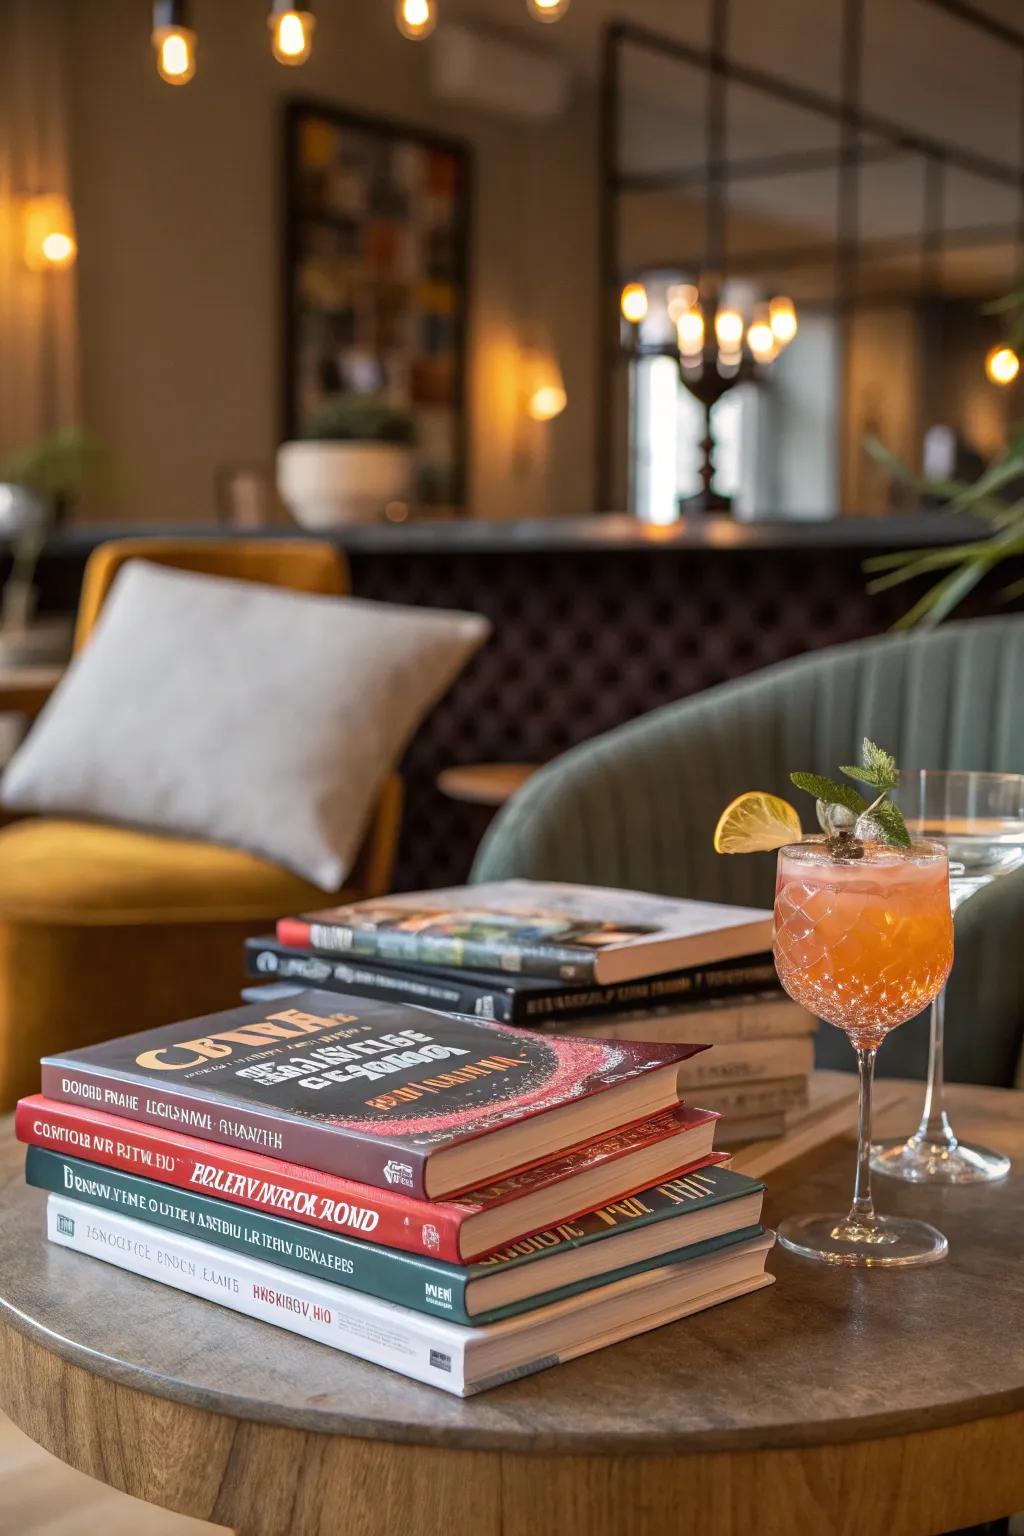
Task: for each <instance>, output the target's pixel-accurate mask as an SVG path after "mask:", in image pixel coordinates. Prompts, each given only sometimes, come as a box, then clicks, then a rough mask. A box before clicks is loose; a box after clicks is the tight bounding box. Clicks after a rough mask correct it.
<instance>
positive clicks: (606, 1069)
mask: <svg viewBox="0 0 1024 1536" xmlns="http://www.w3.org/2000/svg"><path fill="white" fill-rule="evenodd" d="M703 1049H704V1047H703V1046H702V1045H699V1044H693V1045H679V1044H658V1045H646V1044H637V1043H636V1042H633V1041H609V1040H589V1039H572V1038H568V1037H565V1036H561V1035H541V1034H536V1033H533V1032H532V1031H528V1030H522V1029H512V1028H508V1027H507V1026H505V1025H502V1024H493V1023H489V1022H485V1021H483V1020H477V1019H468V1018H462V1017H460V1016H453V1015H450V1014H443V1013H437V1012H435V1011H432V1010H430V1009H426V1008H413V1007H404V1006H399V1005H396V1004H394V1003H383V1002H374V1001H371V1000H369V999H366V998H359V997H346V996H344V995H343V994H339V993H328V992H303V993H300V994H299V995H298V996H296V997H294V998H290V999H287V1000H286V1001H285V1002H283V1003H280V1004H277V1005H276V1006H275V1005H274V1004H273V1003H270V1004H269V1005H261V1004H247V1005H245V1006H243V1007H241V1008H231V1009H228V1010H227V1011H226V1012H224V1013H216V1014H210V1015H208V1016H206V1017H204V1018H201V1019H190V1020H186V1021H185V1022H183V1023H179V1024H168V1025H164V1026H162V1027H161V1028H159V1029H151V1030H145V1031H143V1032H142V1033H140V1034H137V1035H126V1036H124V1037H123V1038H122V1039H119V1040H109V1041H107V1042H106V1043H105V1044H103V1045H91V1046H86V1047H84V1048H83V1049H81V1050H75V1051H68V1052H65V1053H63V1054H60V1055H57V1056H47V1057H44V1058H43V1062H42V1088H43V1093H44V1094H45V1095H46V1096H47V1097H48V1098H51V1099H60V1100H64V1101H67V1102H69V1103H84V1104H92V1105H95V1106H96V1107H97V1108H100V1109H106V1110H109V1111H111V1112H112V1113H114V1114H117V1115H123V1116H125V1117H127V1118H128V1119H132V1120H142V1121H146V1122H148V1123H151V1124H165V1125H171V1126H175V1127H177V1128H178V1129H181V1130H186V1131H193V1132H196V1133H197V1134H199V1135H201V1136H204V1137H206V1138H207V1139H208V1140H210V1141H219V1142H223V1143H225V1144H226V1145H229V1146H242V1147H258V1148H261V1149H263V1150H264V1151H267V1152H269V1153H271V1154H272V1155H273V1156H275V1157H280V1158H282V1159H284V1160H286V1161H288V1162H292V1163H300V1164H305V1165H306V1166H308V1167H310V1168H315V1169H317V1170H319V1171H321V1172H324V1173H335V1174H339V1175H341V1176H342V1177H344V1178H349V1179H354V1180H356V1181H357V1182H359V1183H361V1184H373V1185H377V1186H381V1187H383V1188H393V1189H401V1190H403V1191H405V1192H407V1193H408V1194H410V1195H412V1196H413V1197H415V1198H418V1199H437V1198H439V1197H441V1196H442V1195H448V1194H453V1193H455V1192H456V1191H458V1190H460V1189H467V1188H470V1187H471V1186H473V1185H476V1184H480V1183H481V1182H483V1181H484V1180H485V1179H490V1178H495V1177H497V1176H499V1175H500V1174H503V1173H506V1172H508V1171H510V1170H511V1169H514V1168H524V1167H526V1166H528V1165H529V1164H530V1163H534V1162H540V1161H543V1160H545V1159H546V1158H549V1157H552V1156H554V1155H555V1154H556V1153H559V1152H561V1151H564V1150H565V1149H566V1148H569V1147H573V1146H579V1145H583V1144H585V1143H587V1142H589V1141H591V1140H592V1139H593V1138H595V1137H598V1136H601V1135H602V1134H603V1133H604V1132H606V1131H608V1130H610V1129H612V1128H614V1127H616V1126H620V1125H626V1124H629V1123H630V1122H631V1121H634V1120H639V1119H643V1118H645V1117H646V1116H648V1115H652V1114H656V1113H657V1112H658V1111H659V1110H661V1109H664V1108H666V1107H668V1106H669V1105H672V1104H675V1103H676V1102H677V1101H678V1097H679V1096H678V1092H677V1089H676V1078H677V1076H678V1072H679V1067H680V1064H681V1063H682V1062H683V1061H685V1060H686V1059H687V1058H688V1057H690V1056H692V1055H694V1054H695V1053H696V1052H698V1051H700V1050H703Z"/></svg>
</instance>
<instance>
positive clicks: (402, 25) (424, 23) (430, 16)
mask: <svg viewBox="0 0 1024 1536" xmlns="http://www.w3.org/2000/svg"><path fill="white" fill-rule="evenodd" d="M395 21H396V22H397V23H398V30H399V32H401V34H402V36H403V37H408V38H411V39H412V41H413V42H414V43H418V42H419V41H420V39H421V38H424V37H429V36H430V34H431V32H433V30H434V28H435V27H436V26H437V0H397V4H396V6H395Z"/></svg>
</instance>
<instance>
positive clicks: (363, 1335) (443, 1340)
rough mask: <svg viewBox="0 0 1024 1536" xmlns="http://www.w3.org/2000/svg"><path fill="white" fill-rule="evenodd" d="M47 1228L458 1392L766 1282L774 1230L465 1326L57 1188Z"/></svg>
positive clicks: (57, 1238) (73, 1243) (172, 1282)
mask: <svg viewBox="0 0 1024 1536" xmlns="http://www.w3.org/2000/svg"><path fill="white" fill-rule="evenodd" d="M47 1237H48V1238H49V1240H50V1241H51V1242H52V1243H54V1244H56V1245H57V1246H59V1247H61V1248H67V1249H70V1250H71V1251H73V1252H76V1253H81V1254H87V1255H89V1256H90V1257H92V1258H96V1259H100V1260H102V1261H104V1262H105V1263H107V1264H111V1265H114V1266H116V1267H117V1268H118V1269H123V1270H128V1271H129V1272H130V1273H133V1274H136V1275H141V1276H143V1277H144V1278H146V1279H148V1280H155V1281H158V1282H160V1283H161V1284H163V1285H168V1286H170V1287H171V1288H172V1289H174V1290H178V1291H184V1292H186V1293H187V1294H190V1295H193V1296H199V1297H202V1298H203V1299H204V1300H207V1301H213V1302H217V1303H218V1304H219V1305H221V1306H223V1307H226V1308H228V1309H230V1310H231V1311H234V1312H240V1313H242V1314H244V1315H245V1316H247V1317H254V1318H258V1319H260V1320H261V1321H263V1322H268V1323H273V1324H275V1325H276V1326H277V1327H279V1328H284V1329H287V1330H288V1331H289V1332H291V1333H297V1334H301V1335H302V1336H303V1337H305V1338H308V1339H314V1340H316V1341H317V1342H319V1343H323V1344H328V1345H330V1346H331V1347H332V1348H334V1349H339V1350H343V1351H345V1353H347V1354H351V1355H355V1356H356V1357H357V1358H358V1359H361V1360H369V1361H371V1362H372V1363H374V1364H375V1365H383V1366H388V1367H390V1368H391V1369H392V1370H395V1371H398V1372H399V1373H401V1374H402V1375H403V1376H408V1377H412V1379H413V1380H415V1381H422V1382H425V1383H427V1384H428V1385H430V1386H435V1387H440V1388H442V1390H444V1391H446V1392H451V1393H453V1394H455V1395H456V1396H458V1397H467V1396H469V1395H470V1394H471V1393H474V1392H482V1391H484V1390H485V1389H487V1388H488V1387H495V1386H498V1385H499V1384H500V1383H502V1382H506V1381H514V1380H517V1379H518V1378H520V1377H522V1376H526V1375H530V1374H532V1373H533V1372H535V1371H541V1370H545V1369H547V1368H548V1367H549V1366H552V1365H557V1364H559V1363H560V1362H561V1361H563V1360H571V1359H573V1358H575V1357H576V1356H577V1355H582V1354H586V1353H588V1352H589V1351H590V1350H594V1349H602V1348H604V1347H605V1346H606V1345H608V1344H612V1343H615V1342H616V1341H617V1340H619V1339H625V1338H630V1337H632V1336H633V1335H634V1334H637V1333H644V1332H646V1331H647V1330H648V1329H650V1328H657V1327H660V1326H661V1325H662V1324H663V1323H668V1322H674V1321H676V1320H677V1319H678V1318H681V1317H685V1316H687V1315H688V1314H689V1313H691V1312H696V1311H700V1310H701V1309H702V1308H704V1307H709V1306H716V1305H717V1304H718V1303H720V1302H724V1301H729V1300H732V1299H733V1298H734V1297H738V1296H742V1295H746V1294H747V1293H748V1292H750V1291H754V1290H758V1289H760V1288H761V1287H762V1286H765V1285H770V1284H771V1282H772V1277H771V1276H770V1275H766V1274H765V1268H764V1267H765V1260H766V1259H767V1257H768V1254H769V1252H770V1251H771V1247H772V1243H773V1237H772V1234H771V1233H769V1232H762V1233H759V1234H758V1235H757V1236H754V1237H750V1238H748V1239H746V1240H745V1241H743V1242H733V1243H728V1244H726V1245H724V1246H721V1247H715V1248H714V1249H712V1251H710V1252H702V1253H698V1254H697V1255H696V1256H695V1255H693V1254H691V1253H689V1250H686V1251H685V1255H686V1256H684V1257H683V1258H681V1259H676V1260H672V1261H669V1260H667V1259H662V1260H661V1261H654V1262H653V1263H649V1264H648V1263H645V1264H640V1265H636V1266H634V1272H633V1273H629V1274H626V1275H625V1276H623V1277H622V1278H621V1279H617V1280H613V1281H611V1282H609V1283H607V1284H604V1285H599V1286H596V1287H595V1288H594V1289H592V1290H589V1291H588V1292H587V1296H586V1304H585V1305H583V1306H581V1305H580V1303H579V1300H578V1298H577V1296H576V1295H575V1294H571V1295H568V1296H565V1297H563V1298H562V1299H561V1300H560V1301H554V1302H551V1303H549V1304H548V1305H547V1306H543V1307H535V1308H531V1309H530V1310H528V1311H524V1312H520V1313H518V1314H517V1315H516V1316H514V1317H507V1318H504V1319H503V1320H502V1321H500V1322H495V1323H487V1324H484V1325H482V1326H478V1325H473V1326H469V1327H467V1326H464V1325H461V1324H458V1323H453V1322H450V1321H449V1320H448V1319H447V1318H440V1317H428V1316H427V1315H426V1314H424V1313H421V1312H414V1311H413V1310H412V1309H411V1308H409V1307H398V1306H395V1305H394V1304H393V1303H391V1302H386V1301H379V1300H378V1299H377V1298H376V1297H373V1296H366V1295H363V1294H362V1293H360V1292H359V1291H353V1290H346V1289H343V1288H342V1287H341V1286H339V1285H335V1284H333V1283H331V1282H328V1281H323V1280H317V1279H313V1278H312V1277H311V1276H308V1275H299V1274H296V1273H295V1272H294V1271H293V1270H288V1269H284V1268H282V1267H281V1266H279V1265H277V1264H268V1263H266V1262H265V1261H263V1260H258V1259H251V1258H249V1257H247V1256H244V1255H242V1254H238V1253H230V1252H228V1251H227V1250H226V1249H224V1248H217V1247H215V1246H214V1245H213V1244H212V1243H206V1242H200V1241H198V1240H197V1239H196V1238H193V1237H185V1236H182V1235H180V1234H178V1233H176V1232H167V1231H161V1230H160V1229H159V1228H156V1227H152V1226H149V1225H147V1224H146V1223H145V1222H142V1221H136V1220H134V1219H133V1218H131V1217H129V1216H123V1215H121V1214H120V1212H116V1211H101V1210H97V1209H96V1207H95V1206H90V1205H84V1204H82V1203H81V1202H79V1201H77V1200H68V1199H66V1198H65V1197H64V1196H63V1195H50V1197H49V1199H48V1200H47ZM128 1294H129V1297H130V1292H129V1293H128Z"/></svg>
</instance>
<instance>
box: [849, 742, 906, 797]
mask: <svg viewBox="0 0 1024 1536" xmlns="http://www.w3.org/2000/svg"><path fill="white" fill-rule="evenodd" d="M861 756H862V757H863V762H862V763H861V765H860V767H858V768H840V770H839V772H840V773H845V774H846V777H847V778H848V779H858V780H859V781H860V783H861V784H870V785H871V786H872V788H873V789H882V790H889V789H895V788H896V786H897V785H898V784H899V782H900V774H899V769H898V768H897V767H896V759H895V758H894V757H893V756H892V754H891V752H884V751H883V750H882V748H881V747H876V746H875V744H874V742H873V741H869V740H868V738H867V737H866V736H865V737H864V744H863V746H862V747H861Z"/></svg>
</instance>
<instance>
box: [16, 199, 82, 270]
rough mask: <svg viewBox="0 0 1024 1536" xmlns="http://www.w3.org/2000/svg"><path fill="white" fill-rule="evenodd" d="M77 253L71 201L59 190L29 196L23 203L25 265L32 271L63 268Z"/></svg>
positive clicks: (73, 262) (71, 264) (70, 265)
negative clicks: (42, 194) (39, 195)
mask: <svg viewBox="0 0 1024 1536" xmlns="http://www.w3.org/2000/svg"><path fill="white" fill-rule="evenodd" d="M77 255H78V242H77V240H76V239H75V220H74V215H73V214H72V212H71V204H70V203H69V202H68V200H67V198H66V197H64V196H63V195H62V194H61V193H57V192H51V193H46V194H45V195H44V196H41V197H30V198H28V199H27V201H26V203H25V244H24V256H25V265H26V267H28V268H29V270H30V271H32V272H63V271H65V270H66V269H67V268H68V267H73V266H74V264H75V257H76V256H77Z"/></svg>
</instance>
